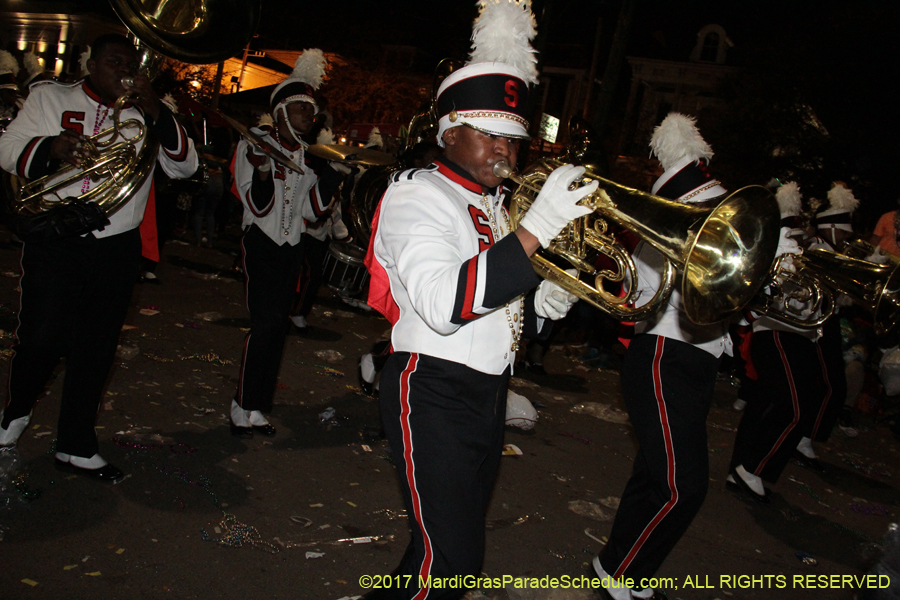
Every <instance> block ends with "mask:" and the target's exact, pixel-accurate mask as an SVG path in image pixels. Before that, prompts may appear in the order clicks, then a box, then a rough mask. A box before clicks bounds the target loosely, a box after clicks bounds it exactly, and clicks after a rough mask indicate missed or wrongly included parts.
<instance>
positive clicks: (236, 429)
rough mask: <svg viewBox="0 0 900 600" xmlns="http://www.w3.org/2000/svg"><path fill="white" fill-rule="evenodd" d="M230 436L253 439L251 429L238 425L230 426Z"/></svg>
mask: <svg viewBox="0 0 900 600" xmlns="http://www.w3.org/2000/svg"><path fill="white" fill-rule="evenodd" d="M231 435H233V436H234V437H236V438H243V439H249V438H252V437H253V428H252V427H241V426H239V425H235V424H234V423H232V424H231Z"/></svg>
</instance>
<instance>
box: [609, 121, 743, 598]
mask: <svg viewBox="0 0 900 600" xmlns="http://www.w3.org/2000/svg"><path fill="white" fill-rule="evenodd" d="M650 146H651V148H652V149H653V153H654V155H655V156H656V157H657V158H659V160H660V163H661V164H662V167H663V169H664V170H665V172H664V173H663V175H662V176H661V177H660V178H659V179H657V181H656V183H655V184H654V185H653V188H652V192H653V194H655V195H658V196H661V197H663V198H668V199H671V200H676V201H678V202H682V203H689V204H693V205H695V206H703V205H705V204H711V205H712V206H715V205H716V204H717V203H718V202H719V201H721V200H722V198H723V197H724V195H725V194H726V190H725V188H723V187H722V185H721V184H720V183H719V182H718V181H717V180H716V179H714V178H713V177H712V176H711V174H710V173H709V170H708V169H707V165H708V163H709V159H710V158H711V157H712V155H713V152H712V149H711V148H710V147H709V145H708V144H707V143H706V141H705V140H704V139H703V138H702V137H701V136H700V132H699V131H698V130H697V128H696V126H695V124H694V119H693V118H691V117H688V116H685V115H682V114H679V113H670V114H669V115H668V116H667V117H666V118H665V119H664V120H663V122H662V123H661V124H660V125H659V126H658V127H657V128H656V129H655V130H654V132H653V137H652V139H651V142H650ZM663 260H664V259H663V256H662V254H661V253H660V252H658V251H657V250H656V249H655V248H654V247H653V246H651V245H650V244H649V243H647V242H643V241H642V242H641V243H640V244H638V246H637V247H636V248H635V251H634V262H635V265H636V267H637V282H638V283H637V285H638V293H639V296H638V300H637V303H636V305H637V306H638V307H640V306H643V305H645V304H646V303H647V302H648V301H649V299H650V298H652V297H653V296H654V295H655V294H656V292H657V290H658V289H659V287H660V285H661V272H662V265H663ZM679 290H680V286H675V291H673V292H672V294H671V296H670V297H669V300H668V302H667V303H666V305H665V306H664V307H663V308H662V309H661V310H660V311H658V312H657V313H655V314H653V315H651V316H650V317H649V318H647V319H646V320H643V321H639V322H638V323H636V324H635V336H634V338H633V339H632V340H631V341H630V343H629V345H628V351H627V353H626V354H625V359H624V361H623V364H622V372H621V379H622V395H623V398H624V400H625V406H626V408H627V409H628V417H629V419H630V420H631V423H632V425H633V426H634V433H635V436H636V437H637V440H638V444H639V448H638V453H637V456H636V457H635V460H634V470H633V472H632V474H631V478H630V479H629V480H628V483H627V484H626V486H625V490H624V491H623V492H622V496H621V498H622V499H621V503H620V504H619V508H618V510H617V512H616V517H615V520H614V521H613V526H612V530H611V531H610V534H609V542H608V543H607V544H606V546H605V547H604V549H603V551H602V552H601V553H600V555H599V556H597V557H595V558H594V560H593V568H594V571H595V572H596V574H597V576H598V577H599V578H600V583H601V586H602V588H603V594H604V595H603V596H602V597H603V598H607V599H608V598H612V599H614V600H632V599H634V598H664V596H662V595H661V593H660V592H657V591H655V590H653V589H652V588H649V587H642V584H641V583H640V582H641V580H643V579H645V578H652V577H653V576H654V575H655V574H656V572H657V570H658V569H659V567H660V566H661V565H662V563H663V561H664V560H665V559H666V557H667V556H668V554H669V553H670V552H671V551H672V549H673V548H674V547H675V545H676V544H677V543H678V541H679V540H680V539H681V536H682V535H683V534H684V532H685V531H686V530H687V528H688V527H689V526H690V524H691V522H692V521H693V519H694V516H695V515H696V514H697V512H698V511H699V510H700V507H701V506H702V505H703V500H704V499H705V497H706V491H707V488H708V487H709V454H708V453H709V450H708V448H707V443H706V417H707V414H708V412H709V407H710V405H711V403H712V397H713V389H714V387H715V383H716V373H717V372H718V366H719V361H720V359H721V356H722V354H724V353H725V352H727V351H730V347H731V338H730V337H729V335H728V323H727V322H719V323H713V324H710V325H696V324H694V323H692V322H691V320H690V319H689V318H688V317H687V314H686V312H685V309H684V303H683V301H682V296H681V293H680V291H679Z"/></svg>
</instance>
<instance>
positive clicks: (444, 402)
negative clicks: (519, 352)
mask: <svg viewBox="0 0 900 600" xmlns="http://www.w3.org/2000/svg"><path fill="white" fill-rule="evenodd" d="M508 381H509V370H508V369H507V370H506V371H505V372H504V373H503V374H502V375H488V374H485V373H481V372H479V371H475V370H473V369H470V368H469V367H466V366H465V365H461V364H459V363H454V362H450V361H446V360H441V359H438V358H434V357H432V356H425V355H422V354H410V353H408V352H398V353H394V354H392V355H391V357H390V358H389V359H388V361H387V364H386V365H385V368H384V371H383V372H382V375H381V396H380V397H381V416H382V419H383V421H384V431H385V433H386V434H387V438H388V441H389V442H390V445H391V451H392V452H393V456H394V464H395V466H396V467H397V473H398V474H399V476H400V486H401V488H402V490H403V497H404V500H405V502H406V508H407V514H408V515H409V523H410V529H411V532H412V540H411V541H410V543H409V547H408V548H407V550H406V554H405V555H404V557H403V560H402V561H401V563H400V566H399V567H397V570H396V571H395V572H394V573H395V574H396V575H399V579H398V580H399V582H400V584H401V586H400V589H396V588H394V589H390V590H383V591H381V592H376V593H374V594H372V595H371V596H367V598H398V599H400V598H402V599H407V598H415V599H416V600H423V599H425V598H428V599H429V600H432V599H437V598H440V599H450V598H460V597H462V596H463V594H464V593H465V591H466V590H465V589H462V590H444V589H436V588H430V589H429V588H427V587H423V588H421V589H420V587H419V583H420V579H419V578H420V576H422V577H426V578H427V577H428V576H429V575H431V576H433V577H450V576H454V575H478V574H479V573H480V572H481V566H482V562H483V561H484V514H485V511H486V509H487V506H488V502H489V500H490V497H491V491H492V489H493V487H494V481H495V480H496V478H497V471H498V469H499V466H500V456H501V453H502V451H503V427H504V424H505V421H506V388H507V383H508ZM407 576H409V577H407ZM407 584H408V585H407Z"/></svg>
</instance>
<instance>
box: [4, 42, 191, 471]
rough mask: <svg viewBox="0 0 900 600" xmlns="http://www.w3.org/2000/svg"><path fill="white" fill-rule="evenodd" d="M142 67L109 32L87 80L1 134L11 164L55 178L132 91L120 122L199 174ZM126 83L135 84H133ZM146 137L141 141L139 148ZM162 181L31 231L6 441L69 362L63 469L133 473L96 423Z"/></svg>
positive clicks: (163, 156) (80, 157)
mask: <svg viewBox="0 0 900 600" xmlns="http://www.w3.org/2000/svg"><path fill="white" fill-rule="evenodd" d="M137 64H138V53H137V51H136V49H135V47H134V46H133V45H132V44H131V43H130V42H129V41H128V40H127V39H126V38H124V37H122V36H118V35H105V36H101V37H100V38H98V39H97V40H96V41H95V43H94V45H93V50H92V52H91V57H90V60H88V63H87V66H88V72H89V73H90V75H89V76H88V77H87V78H86V79H85V80H83V81H80V82H78V83H75V84H72V85H63V84H56V83H47V84H44V85H41V86H38V87H35V88H34V89H33V90H32V93H31V95H30V96H29V97H28V100H27V101H26V102H25V105H24V107H23V108H22V110H21V111H20V112H19V114H18V116H17V117H16V120H15V121H13V122H12V123H11V124H10V126H9V129H8V131H7V132H6V133H5V134H4V135H3V136H2V137H0V166H2V167H3V169H5V170H6V171H9V172H10V173H14V174H16V175H18V176H20V177H25V178H36V177H41V176H44V175H48V174H52V173H54V172H55V171H56V170H57V169H58V168H59V166H60V165H61V164H62V163H68V164H70V165H74V166H76V167H79V166H81V164H82V162H83V161H84V159H85V138H86V137H87V136H92V135H95V134H97V133H99V132H101V131H103V130H104V129H106V128H108V127H109V126H110V125H111V124H112V120H113V115H114V110H113V106H114V104H115V103H116V100H117V98H119V97H121V96H124V95H125V94H132V100H130V102H131V103H130V104H126V105H125V108H124V109H123V110H122V112H121V115H120V119H121V120H122V121H124V120H126V119H135V120H138V121H141V122H143V123H145V124H146V125H147V126H149V127H150V128H151V129H152V130H153V132H154V133H155V134H156V137H157V139H158V140H159V142H160V148H159V151H158V156H156V157H155V159H156V160H155V161H154V162H156V161H158V162H159V164H160V165H161V166H162V168H163V169H164V170H165V172H166V174H168V175H169V176H170V177H175V178H184V177H189V176H190V175H191V174H192V173H193V172H194V171H196V169H197V164H198V163H197V154H196V152H195V151H194V146H193V142H191V140H190V138H189V137H188V136H187V133H186V132H185V131H184V129H182V128H181V126H180V125H178V124H177V122H176V121H175V119H174V118H173V117H172V114H171V112H170V111H169V110H168V109H167V108H166V107H164V106H163V105H162V104H161V102H160V101H159V98H158V97H157V96H156V93H155V92H154V91H153V88H152V87H151V85H150V81H149V79H148V78H147V76H146V75H142V74H138V73H137ZM123 80H130V81H129V85H128V86H127V87H126V86H125V85H123ZM145 141H146V138H144V139H143V140H140V141H139V142H138V148H137V151H138V153H140V147H141V146H142V144H143V143H144V142H145ZM118 175H119V176H122V174H121V173H118ZM105 180H106V178H105V177H103V176H101V177H99V179H94V178H93V177H91V176H85V177H84V178H77V179H76V180H75V181H74V182H73V183H71V184H69V185H68V186H66V187H65V188H63V189H62V190H59V191H58V192H57V195H58V196H59V197H61V198H66V197H71V196H74V197H77V196H80V195H82V194H84V193H86V192H88V191H90V190H91V189H93V188H95V187H96V186H99V185H101V184H102V183H103V182H104V181H105ZM152 180H153V175H152V169H151V170H150V173H149V174H148V176H147V177H146V178H145V179H144V180H143V181H142V182H140V183H137V184H135V185H136V189H134V190H133V191H132V192H131V195H130V197H129V198H128V200H127V202H126V203H124V204H123V205H122V206H121V208H119V209H118V210H117V211H115V212H114V213H112V214H107V215H106V218H105V219H103V220H105V221H106V223H105V224H104V223H102V222H100V223H98V224H97V226H96V229H95V230H93V231H90V232H89V233H86V234H84V235H65V232H59V233H60V235H59V236H58V237H50V236H48V237H45V238H44V239H40V240H36V241H32V240H30V239H26V241H25V243H24V244H23V246H22V258H21V264H22V278H21V281H20V286H21V290H22V292H21V297H20V306H19V315H18V319H19V325H18V328H17V329H16V344H15V345H14V346H13V351H14V353H13V356H12V358H11V359H10V367H9V386H8V393H9V395H8V398H7V402H6V406H5V408H4V410H3V413H2V415H3V416H2V420H0V445H11V444H15V443H16V440H17V439H18V438H19V436H20V435H21V433H22V431H24V429H25V428H26V426H27V425H28V422H29V420H30V418H31V411H32V408H33V407H34V405H35V403H36V402H37V399H38V397H39V396H40V395H41V393H42V392H43V391H44V386H45V385H46V383H47V381H48V380H49V379H50V376H51V375H52V373H53V370H54V368H55V367H56V365H57V364H58V363H59V360H60V359H61V358H65V359H66V374H65V380H64V383H63V391H62V402H61V407H60V414H59V424H58V442H57V446H56V448H57V453H56V464H57V467H58V468H60V469H63V470H68V471H73V472H76V473H78V474H82V475H87V476H89V477H92V478H95V479H100V480H105V481H116V480H118V479H121V478H122V477H123V473H122V471H120V470H119V469H117V468H116V467H114V466H113V465H111V464H108V463H107V462H106V461H105V460H104V459H103V457H101V456H100V454H99V453H98V444H97V436H96V434H95V432H94V422H95V420H96V417H97V410H98V408H99V406H100V398H101V395H102V393H103V387H104V385H105V382H106V379H107V377H108V375H109V370H110V367H111V366H112V363H113V359H114V358H115V353H116V345H117V343H118V339H119V332H120V331H121V328H122V323H123V322H124V321H125V314H126V312H127V310H128V304H129V301H130V299H131V290H132V287H133V286H134V282H135V281H136V280H137V276H138V269H139V265H140V260H141V238H140V234H139V232H138V226H139V225H140V224H141V221H142V220H143V218H144V208H145V207H146V205H147V200H148V197H149V196H150V189H151V183H152Z"/></svg>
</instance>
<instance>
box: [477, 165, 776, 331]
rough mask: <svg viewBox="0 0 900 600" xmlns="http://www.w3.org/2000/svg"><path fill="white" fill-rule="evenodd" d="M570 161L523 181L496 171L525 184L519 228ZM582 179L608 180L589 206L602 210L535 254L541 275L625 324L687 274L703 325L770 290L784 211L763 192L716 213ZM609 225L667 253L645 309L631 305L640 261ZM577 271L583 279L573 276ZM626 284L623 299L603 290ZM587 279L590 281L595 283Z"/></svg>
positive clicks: (515, 204) (687, 302) (536, 170)
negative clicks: (607, 266)
mask: <svg viewBox="0 0 900 600" xmlns="http://www.w3.org/2000/svg"><path fill="white" fill-rule="evenodd" d="M562 164H563V161H560V160H558V159H543V160H540V161H538V162H537V163H535V164H534V165H532V166H530V167H529V168H528V169H526V170H525V171H524V172H523V173H521V174H519V175H515V174H512V173H511V172H510V169H509V167H508V165H506V163H500V165H502V166H499V165H498V166H499V168H498V166H495V169H494V174H495V175H497V176H498V177H510V178H511V179H513V181H515V182H516V183H517V184H518V188H517V189H516V191H515V192H514V194H513V198H512V203H511V218H512V221H513V224H514V226H518V224H519V222H520V221H521V219H522V217H523V215H524V214H525V212H526V211H527V210H528V208H529V207H530V206H531V203H532V202H533V201H534V199H535V198H536V197H537V194H538V193H540V190H541V187H542V186H543V184H544V182H545V181H546V179H547V177H548V176H549V174H550V173H551V172H552V171H553V170H554V169H556V168H558V167H560V166H562ZM583 181H584V183H589V182H591V181H598V182H599V183H600V187H599V189H598V190H597V191H596V192H594V193H593V194H591V195H590V196H588V197H586V198H584V199H582V200H581V203H582V204H583V205H585V206H590V207H591V208H592V209H593V211H594V212H593V213H592V214H590V215H587V216H585V217H582V218H580V219H576V220H575V221H573V222H571V223H570V224H569V225H568V226H566V228H565V229H564V230H563V231H562V232H561V233H560V234H559V235H558V236H557V237H556V239H555V240H553V241H552V242H551V243H550V246H549V247H548V248H547V249H546V250H539V251H538V252H537V253H535V254H534V255H533V256H532V259H531V261H532V265H533V266H534V269H535V271H536V272H537V273H538V274H539V275H540V276H541V277H543V278H545V279H548V280H550V281H552V282H554V283H556V284H557V285H560V286H562V287H563V288H565V289H566V290H568V291H569V292H571V293H573V294H575V295H576V296H578V297H579V298H581V299H582V300H585V301H587V302H589V303H591V304H593V305H594V306H596V307H597V308H599V309H600V310H603V311H605V312H607V313H609V314H610V315H612V316H613V317H615V318H617V319H622V320H641V319H644V318H646V317H647V316H649V315H650V314H652V313H654V312H656V311H657V310H659V308H660V307H661V306H662V305H663V304H664V303H665V302H666V301H667V300H668V297H669V295H670V294H671V292H672V290H673V289H674V287H675V285H676V279H677V275H678V274H679V273H680V275H681V295H682V301H683V303H684V309H685V312H686V314H687V316H688V318H690V319H691V321H693V322H695V323H697V324H701V325H703V324H709V323H714V322H717V321H721V320H723V319H726V318H728V317H729V316H731V315H732V314H734V313H736V312H738V311H739V310H741V309H742V308H743V307H744V306H745V305H746V304H747V303H748V302H750V301H751V300H752V299H753V297H754V296H755V295H756V293H757V292H758V291H759V289H760V288H761V286H762V285H763V282H764V281H765V279H766V275H767V274H768V272H769V268H770V266H771V265H772V262H773V260H774V258H775V251H776V248H777V246H778V234H779V212H778V205H777V203H776V202H775V198H774V197H773V196H772V195H771V194H770V193H769V192H768V191H767V190H766V189H765V188H762V187H759V186H750V187H745V188H742V189H740V190H738V191H736V192H734V193H733V194H731V195H729V196H728V197H727V198H726V199H725V200H723V201H722V202H720V203H719V205H718V206H716V207H715V208H712V209H709V208H699V207H696V206H691V205H689V204H682V203H680V202H675V201H671V200H667V199H665V198H661V197H658V196H654V195H652V194H647V193H645V192H640V191H638V190H635V189H632V188H628V187H626V186H623V185H619V184H617V183H614V182H612V181H609V180H607V179H604V178H602V177H600V176H599V175H597V174H596V173H595V172H594V171H593V170H592V169H590V168H588V170H587V171H586V172H585V174H584V176H583ZM610 224H615V225H618V226H621V227H624V228H626V229H628V230H630V231H632V232H634V233H636V234H637V235H638V236H639V237H640V238H641V239H642V240H644V241H645V242H647V243H649V244H651V245H652V246H653V247H654V248H656V249H657V250H659V251H660V252H661V253H662V254H663V255H664V256H665V259H666V262H665V267H664V271H663V273H662V274H661V278H662V284H661V286H660V287H659V290H658V292H657V293H656V295H655V296H654V297H653V298H652V299H651V301H650V302H649V303H648V304H646V305H644V306H642V307H640V308H634V307H633V304H634V302H635V300H636V291H637V285H636V284H637V270H636V268H635V265H634V261H633V260H632V257H631V256H630V254H629V253H628V251H627V250H626V249H625V248H624V247H623V246H622V245H621V244H620V243H619V242H618V241H617V240H616V239H615V237H614V236H613V235H612V234H611V233H610ZM554 255H555V256H554ZM600 255H605V256H607V257H609V258H610V259H611V260H612V261H613V262H614V264H615V265H616V270H615V271H610V270H601V269H598V268H597V266H596V264H595V263H596V259H597V258H599V257H600ZM560 263H562V264H563V265H565V266H564V267H563V266H560ZM569 266H571V267H575V268H576V269H577V270H578V271H579V272H580V273H581V276H580V277H573V276H572V275H570V274H569V273H567V272H566V268H569ZM626 277H627V278H628V279H629V280H630V285H628V286H627V287H626V288H625V294H624V295H622V296H621V297H620V296H618V295H616V294H613V293H611V292H609V291H607V290H605V289H604V286H603V283H604V281H610V282H613V283H620V282H623V281H625V279H626ZM583 279H592V281H593V285H591V284H590V283H588V282H586V281H583Z"/></svg>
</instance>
